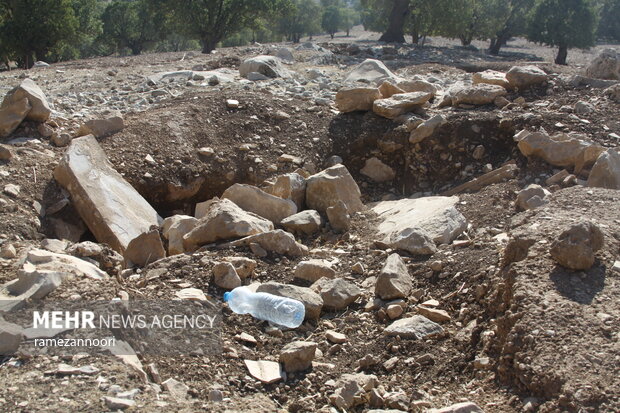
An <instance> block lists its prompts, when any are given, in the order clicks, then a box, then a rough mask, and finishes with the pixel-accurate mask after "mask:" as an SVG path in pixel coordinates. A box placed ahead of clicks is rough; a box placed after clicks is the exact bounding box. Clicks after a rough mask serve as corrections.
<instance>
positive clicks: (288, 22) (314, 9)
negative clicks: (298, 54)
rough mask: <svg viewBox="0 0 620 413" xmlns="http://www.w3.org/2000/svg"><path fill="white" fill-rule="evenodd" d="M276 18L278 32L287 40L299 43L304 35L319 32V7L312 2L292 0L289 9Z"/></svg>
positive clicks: (311, 0) (308, 0)
mask: <svg viewBox="0 0 620 413" xmlns="http://www.w3.org/2000/svg"><path fill="white" fill-rule="evenodd" d="M284 10H285V12H284V13H283V14H282V15H281V16H280V17H279V18H278V31H279V32H280V33H282V34H283V35H285V36H286V38H287V40H290V41H292V42H293V43H299V41H300V40H301V37H302V36H304V35H313V34H315V33H318V32H320V31H321V6H320V5H319V3H317V2H316V1H314V0H292V3H291V5H290V7H288V8H286V9H284Z"/></svg>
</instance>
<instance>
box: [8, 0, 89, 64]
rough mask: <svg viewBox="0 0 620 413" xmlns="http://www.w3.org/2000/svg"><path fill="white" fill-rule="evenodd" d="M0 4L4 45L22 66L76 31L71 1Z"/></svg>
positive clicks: (26, 0) (15, 0)
mask: <svg viewBox="0 0 620 413" xmlns="http://www.w3.org/2000/svg"><path fill="white" fill-rule="evenodd" d="M0 5H1V7H2V10H3V12H4V19H3V24H2V28H1V32H2V38H3V42H5V43H4V44H5V47H6V48H7V49H8V50H11V51H12V54H13V55H14V56H15V57H16V58H17V59H18V61H19V62H20V63H22V64H23V65H24V66H26V67H30V66H32V64H33V63H34V61H35V60H45V59H46V57H47V56H48V54H49V53H50V52H51V50H52V49H53V48H54V47H56V46H58V45H59V43H61V42H62V41H66V40H69V39H72V38H74V36H75V35H76V33H77V30H78V26H79V22H78V19H77V18H76V16H75V12H74V9H73V2H72V0H2V1H1V2H0Z"/></svg>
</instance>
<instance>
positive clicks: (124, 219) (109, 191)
mask: <svg viewBox="0 0 620 413" xmlns="http://www.w3.org/2000/svg"><path fill="white" fill-rule="evenodd" d="M54 178H56V181H58V183H59V184H60V185H61V186H63V187H64V188H65V189H66V190H67V191H68V192H69V194H70V195H71V201H72V204H73V205H74V207H75V208H76V209H77V211H78V213H79V214H80V217H82V220H83V221H84V222H85V223H86V225H87V226H88V228H89V229H90V231H91V232H92V233H93V234H94V235H95V238H97V241H99V242H100V243H102V244H103V243H105V244H108V245H109V246H110V247H112V248H113V249H114V250H115V251H117V252H119V253H121V254H122V253H123V252H124V251H125V249H126V248H127V246H128V245H129V243H130V242H131V241H132V240H133V239H134V238H136V237H137V236H139V235H140V234H143V233H145V232H148V231H149V230H150V228H151V226H153V225H155V226H159V225H160V223H161V222H162V219H161V217H160V216H159V215H158V214H157V212H156V211H155V210H154V209H153V207H152V206H151V205H149V203H148V202H147V201H146V200H145V199H144V198H143V197H142V195H140V194H139V193H138V191H136V190H135V189H134V188H133V187H132V186H131V185H129V183H128V182H127V181H125V179H124V178H123V177H122V176H121V174H119V173H118V172H117V171H116V170H115V169H114V168H113V167H112V164H111V163H110V161H108V159H107V157H106V155H105V153H104V152H103V149H102V148H101V146H99V143H97V140H96V139H95V137H94V136H92V135H88V136H84V137H81V138H77V139H74V140H73V141H72V142H71V145H70V146H69V148H68V149H67V151H66V152H65V155H64V156H63V158H62V160H61V161H60V163H59V164H58V166H57V167H56V169H54Z"/></svg>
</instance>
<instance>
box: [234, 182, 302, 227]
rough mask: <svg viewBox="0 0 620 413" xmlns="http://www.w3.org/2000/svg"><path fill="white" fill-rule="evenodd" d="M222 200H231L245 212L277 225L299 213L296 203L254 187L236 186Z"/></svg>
mask: <svg viewBox="0 0 620 413" xmlns="http://www.w3.org/2000/svg"><path fill="white" fill-rule="evenodd" d="M222 198H224V199H230V200H231V201H233V202H234V203H235V204H237V205H238V206H240V207H241V208H242V209H243V210H245V211H248V212H253V213H255V214H256V215H259V216H261V217H263V218H266V219H268V220H270V221H271V222H273V223H274V224H276V225H279V224H280V222H282V220H283V219H284V218H286V217H289V216H291V215H293V214H295V213H297V205H295V202H293V201H291V200H290V199H283V198H280V197H277V196H274V195H270V194H268V193H267V192H265V191H263V190H262V189H260V188H257V187H255V186H252V185H245V184H234V185H233V186H231V187H229V188H228V189H227V190H226V191H224V194H223V195H222Z"/></svg>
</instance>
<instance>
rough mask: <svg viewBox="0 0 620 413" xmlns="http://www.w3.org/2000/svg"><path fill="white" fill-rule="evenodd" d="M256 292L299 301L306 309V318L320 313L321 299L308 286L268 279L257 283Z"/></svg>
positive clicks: (314, 316) (312, 318)
mask: <svg viewBox="0 0 620 413" xmlns="http://www.w3.org/2000/svg"><path fill="white" fill-rule="evenodd" d="M256 292H259V293H260V292H263V293H269V294H274V295H277V296H280V297H288V298H292V299H294V300H298V301H301V302H302V303H303V305H304V307H305V309H306V317H305V318H306V319H309V320H315V319H317V318H319V316H320V315H321V309H322V308H323V299H322V298H321V296H320V295H318V294H317V293H315V292H314V291H312V290H311V289H310V288H306V287H298V286H296V285H290V284H281V283H278V282H275V281H269V282H267V283H264V284H261V285H259V286H258V288H257V289H256Z"/></svg>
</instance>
